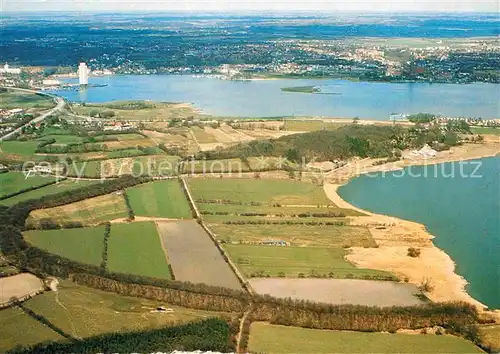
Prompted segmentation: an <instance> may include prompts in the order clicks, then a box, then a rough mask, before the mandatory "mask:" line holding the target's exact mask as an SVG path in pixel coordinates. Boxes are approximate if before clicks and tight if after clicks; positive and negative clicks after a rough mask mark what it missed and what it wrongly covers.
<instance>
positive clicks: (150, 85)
mask: <svg viewBox="0 0 500 354" xmlns="http://www.w3.org/2000/svg"><path fill="white" fill-rule="evenodd" d="M65 82H67V83H75V82H76V79H69V80H66V81H65ZM90 83H92V84H99V85H107V86H105V87H94V88H89V89H87V90H82V91H78V90H53V91H50V92H52V93H55V94H58V95H61V96H63V97H65V98H67V99H69V100H70V101H75V102H91V103H102V102H109V101H115V100H153V101H163V102H165V101H167V102H187V103H192V104H193V105H194V107H195V108H197V109H200V110H202V111H203V112H204V113H206V114H211V115H217V116H232V117H281V116H322V117H337V118H351V119H352V118H354V117H359V118H361V119H373V120H379V121H388V120H389V116H390V115H391V114H392V113H405V114H413V113H419V112H429V113H435V114H440V115H445V116H452V117H459V116H465V117H482V118H485V119H486V118H488V119H489V118H499V111H498V97H499V96H500V85H498V84H487V83H474V84H430V83H383V82H354V81H348V80H337V79H326V80H318V79H316V80H311V79H309V80H308V79H276V80H252V81H249V80H247V81H232V80H220V79H215V78H212V77H195V76H192V75H123V76H122V75H116V76H104V77H91V78H90ZM287 87H320V89H321V94H314V93H303V94H298V93H296V92H285V91H283V90H282V88H287Z"/></svg>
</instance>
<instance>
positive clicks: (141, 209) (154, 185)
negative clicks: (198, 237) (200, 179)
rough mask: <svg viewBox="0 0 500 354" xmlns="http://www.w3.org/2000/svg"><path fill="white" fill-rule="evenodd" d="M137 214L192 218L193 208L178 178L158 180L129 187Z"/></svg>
mask: <svg viewBox="0 0 500 354" xmlns="http://www.w3.org/2000/svg"><path fill="white" fill-rule="evenodd" d="M127 195H128V197H129V200H130V204H131V205H132V209H133V210H134V213H135V215H137V216H150V217H162V218H173V219H191V218H192V214H191V209H190V207H189V204H188V201H187V199H186V197H185V195H184V192H183V191H182V189H181V185H180V183H179V181H177V180H165V181H156V182H150V183H146V184H142V185H140V186H136V187H132V188H129V189H127Z"/></svg>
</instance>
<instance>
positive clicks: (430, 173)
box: [339, 156, 500, 309]
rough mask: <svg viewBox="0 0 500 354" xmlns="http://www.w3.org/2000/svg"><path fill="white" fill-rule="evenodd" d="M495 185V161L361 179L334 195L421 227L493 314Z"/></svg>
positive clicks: (499, 303)
mask: <svg viewBox="0 0 500 354" xmlns="http://www.w3.org/2000/svg"><path fill="white" fill-rule="evenodd" d="M476 168H478V169H477V171H475V170H476ZM460 169H462V171H463V173H461V172H460ZM473 172H475V173H474V174H473ZM419 175H420V177H418V176H419ZM476 176H478V177H477V178H476ZM479 176H480V177H479ZM499 181H500V157H498V156H497V157H492V158H485V159H481V160H475V161H468V162H467V163H466V164H465V163H462V164H461V163H458V162H457V163H445V164H439V165H434V166H426V167H423V166H413V167H411V168H407V169H405V170H404V171H402V172H401V171H396V172H390V173H385V174H384V173H378V174H375V175H369V176H368V175H364V176H361V177H358V178H356V179H354V180H352V181H351V182H349V183H348V184H347V185H345V186H343V187H341V188H340V189H339V194H340V195H341V196H342V198H343V199H345V200H347V201H348V202H349V203H351V204H353V205H355V206H357V207H360V208H362V209H365V210H368V211H371V212H374V213H379V214H385V215H391V216H396V217H399V218H403V219H406V220H412V221H416V222H419V223H422V224H424V225H426V227H427V229H428V231H429V232H430V233H431V234H432V235H434V236H436V238H435V239H434V240H433V242H434V244H435V245H436V246H438V247H439V248H441V249H442V250H444V251H445V252H446V253H447V254H449V255H450V257H451V258H452V259H453V260H454V261H455V263H456V265H457V269H456V271H457V273H458V274H460V275H462V276H463V277H465V279H467V281H469V283H470V284H469V285H468V287H467V291H468V293H469V294H470V295H471V296H472V297H474V298H475V299H477V300H479V301H481V302H482V303H484V304H486V305H487V306H489V307H491V308H497V309H498V308H500V182H499Z"/></svg>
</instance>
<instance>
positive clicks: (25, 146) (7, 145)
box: [0, 140, 40, 156]
mask: <svg viewBox="0 0 500 354" xmlns="http://www.w3.org/2000/svg"><path fill="white" fill-rule="evenodd" d="M38 144H40V141H36V140H31V141H17V140H8V141H1V142H0V153H5V154H15V155H24V156H30V155H33V154H35V152H36V149H37V147H38Z"/></svg>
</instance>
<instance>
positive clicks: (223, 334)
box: [9, 318, 235, 354]
mask: <svg viewBox="0 0 500 354" xmlns="http://www.w3.org/2000/svg"><path fill="white" fill-rule="evenodd" d="M233 332H234V326H231V324H230V323H228V322H227V321H226V320H223V319H219V318H208V319H206V320H202V321H199V322H193V323H188V324H185V325H181V326H177V327H163V328H159V329H146V330H142V331H137V332H128V333H110V334H103V335H99V336H95V337H90V338H86V339H83V340H78V341H77V340H72V341H70V342H67V341H66V342H56V343H42V344H38V345H35V346H32V347H21V348H15V349H13V350H11V351H10V352H9V353H10V354H27V353H38V354H49V353H50V354H54V353H61V354H62V353H132V352H134V353H161V352H163V353H165V352H172V351H198V350H200V351H203V352H205V351H215V352H221V353H226V352H232V351H234V350H235V347H234V343H233V342H232V340H231V335H232V334H233Z"/></svg>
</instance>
